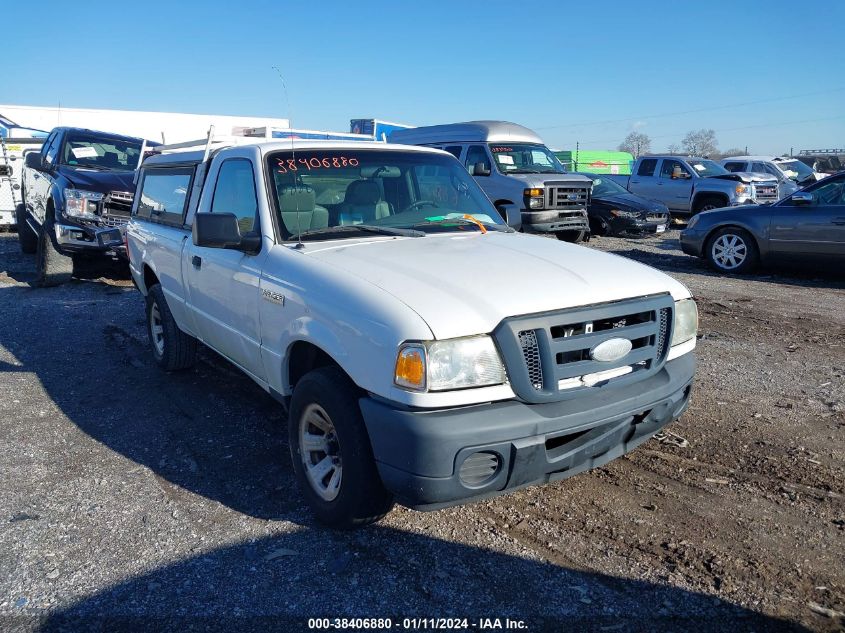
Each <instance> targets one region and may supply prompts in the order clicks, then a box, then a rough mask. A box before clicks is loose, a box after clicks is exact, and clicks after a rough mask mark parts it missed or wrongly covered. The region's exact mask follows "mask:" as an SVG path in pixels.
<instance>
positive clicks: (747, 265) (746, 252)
mask: <svg viewBox="0 0 845 633" xmlns="http://www.w3.org/2000/svg"><path fill="white" fill-rule="evenodd" d="M705 256H706V257H707V261H708V262H709V264H710V265H711V266H712V267H713V268H715V269H716V270H718V271H719V272H724V273H746V272H749V271H751V270H752V269H753V268H754V267H755V266H756V265H757V260H758V257H759V252H758V250H757V244H756V242H755V241H754V238H753V237H751V235H750V234H749V233H748V231H744V230H743V229H735V228H732V227H727V228H724V229H720V230H718V231H716V233H715V234H714V235H713V237H711V238H710V239H709V240H708V241H707V248H706V251H705Z"/></svg>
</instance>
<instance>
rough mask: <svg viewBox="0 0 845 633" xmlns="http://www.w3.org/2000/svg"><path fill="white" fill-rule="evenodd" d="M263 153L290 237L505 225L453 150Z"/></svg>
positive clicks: (503, 227)
mask: <svg viewBox="0 0 845 633" xmlns="http://www.w3.org/2000/svg"><path fill="white" fill-rule="evenodd" d="M266 160H267V168H268V171H269V173H270V174H272V176H273V187H274V189H275V190H274V191H273V192H272V193H273V197H274V199H275V206H276V211H277V213H278V217H279V218H280V220H281V221H280V223H279V224H280V226H281V229H282V233H283V237H284V238H285V239H288V240H289V239H296V238H297V236H301V239H303V240H315V239H320V240H328V239H341V238H345V237H358V236H359V235H358V234H361V235H373V234H384V235H424V234H425V233H442V232H447V231H481V230H488V229H490V230H497V231H507V230H509V229H508V228H507V225H505V223H504V222H503V221H502V219H501V216H500V215H499V213H498V212H497V211H496V208H495V207H494V206H493V205H492V204H491V203H490V200H489V199H488V198H487V196H486V195H485V194H484V192H483V191H481V189H480V188H479V186H478V185H477V184H476V182H475V180H474V179H473V178H472V176H470V175H469V173H467V170H466V169H464V167H463V166H462V165H461V164H460V163H459V162H458V161H457V160H455V159H454V158H453V157H452V156H448V155H445V154H441V153H434V152H422V151H399V150H381V149H377V150H376V149H359V148H354V147H353V148H348V149H343V150H338V149H326V150H323V149H313V148H309V149H303V150H299V151H285V152H274V153H271V154H268V156H267V159H266ZM338 227H343V228H342V229H339V228H338ZM356 227H359V228H357V229H356Z"/></svg>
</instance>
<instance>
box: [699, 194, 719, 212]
mask: <svg viewBox="0 0 845 633" xmlns="http://www.w3.org/2000/svg"><path fill="white" fill-rule="evenodd" d="M725 206H727V205H726V204H725V201H724V199H722V198H718V197H716V196H702V197H701V198H700V199H699V200H697V201H696V203H695V207H694V208H693V210H692V211H693V213H701V212H702V211H710V210H712V209H721V208H722V207H725Z"/></svg>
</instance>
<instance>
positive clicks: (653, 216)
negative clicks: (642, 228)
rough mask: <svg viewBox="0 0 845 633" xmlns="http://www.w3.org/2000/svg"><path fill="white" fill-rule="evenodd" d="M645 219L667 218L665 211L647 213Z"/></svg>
mask: <svg viewBox="0 0 845 633" xmlns="http://www.w3.org/2000/svg"><path fill="white" fill-rule="evenodd" d="M645 219H646V221H648V222H664V221H666V220H667V219H668V218H667V217H666V214H665V213H649V214H648V215H647V216H646V218H645Z"/></svg>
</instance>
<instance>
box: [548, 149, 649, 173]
mask: <svg viewBox="0 0 845 633" xmlns="http://www.w3.org/2000/svg"><path fill="white" fill-rule="evenodd" d="M555 156H557V159H558V160H559V161H560V162H561V163H563V166H564V167H566V169H567V170H569V171H588V172H592V173H594V174H625V175H626V176H628V175H630V174H631V165H632V164H633V163H634V156H633V155H632V154H629V153H628V152H611V151H605V150H600V149H598V150H594V149H582V150H578V153H577V161H576V153H575V152H570V151H561V152H555Z"/></svg>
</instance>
